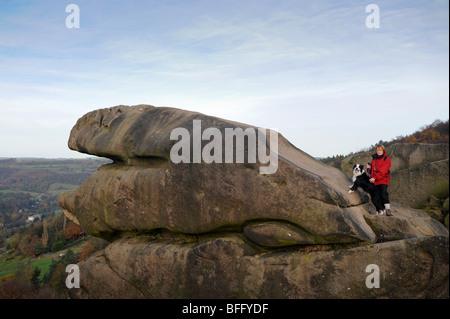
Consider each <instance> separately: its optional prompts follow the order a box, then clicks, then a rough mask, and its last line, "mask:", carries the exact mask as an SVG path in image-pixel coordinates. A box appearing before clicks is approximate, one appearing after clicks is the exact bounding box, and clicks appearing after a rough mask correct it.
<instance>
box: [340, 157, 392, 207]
mask: <svg viewBox="0 0 450 319" xmlns="http://www.w3.org/2000/svg"><path fill="white" fill-rule="evenodd" d="M369 180H370V177H369V176H368V175H367V174H366V172H364V165H362V164H355V165H353V184H352V185H350V186H349V187H350V190H349V191H348V192H349V193H353V192H354V191H355V190H356V189H357V188H358V187H361V189H362V190H363V191H365V192H366V193H368V194H369V195H370V200H371V201H372V203H373V205H374V206H375V209H376V211H377V214H378V215H383V214H384V213H385V212H384V204H383V202H382V200H381V196H380V193H379V192H378V189H377V188H376V186H375V185H374V184H373V183H371V182H370V181H369Z"/></svg>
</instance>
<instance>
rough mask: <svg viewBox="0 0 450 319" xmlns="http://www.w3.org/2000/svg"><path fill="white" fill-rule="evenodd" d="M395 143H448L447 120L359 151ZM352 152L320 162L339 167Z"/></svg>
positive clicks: (435, 122)
mask: <svg viewBox="0 0 450 319" xmlns="http://www.w3.org/2000/svg"><path fill="white" fill-rule="evenodd" d="M396 143H410V144H414V143H424V144H440V143H449V120H447V121H445V122H443V121H441V120H435V121H434V122H433V123H431V124H429V125H425V126H422V127H421V128H419V129H418V130H417V131H416V132H414V133H413V134H410V135H407V136H402V135H400V136H397V137H396V138H393V139H391V140H390V141H383V140H380V141H378V142H377V143H375V144H373V145H371V146H370V147H368V148H366V149H362V150H360V152H366V151H371V150H374V149H375V146H376V145H378V144H383V145H384V146H386V147H387V146H389V145H392V144H396ZM353 154H354V153H353V152H352V153H350V154H347V155H343V154H340V155H334V156H329V157H327V158H323V159H321V162H323V163H325V164H327V165H330V166H333V167H336V168H340V167H341V162H342V160H343V159H344V158H345V157H347V156H350V155H353Z"/></svg>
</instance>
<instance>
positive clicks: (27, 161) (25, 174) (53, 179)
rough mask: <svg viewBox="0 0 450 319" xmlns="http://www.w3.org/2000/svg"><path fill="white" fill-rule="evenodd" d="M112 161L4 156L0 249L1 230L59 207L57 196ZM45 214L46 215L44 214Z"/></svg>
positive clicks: (0, 164)
mask: <svg viewBox="0 0 450 319" xmlns="http://www.w3.org/2000/svg"><path fill="white" fill-rule="evenodd" d="M108 161H109V160H106V159H101V158H92V159H91V158H89V159H34V158H33V159H31V158H18V159H2V160H0V248H1V242H2V237H3V236H2V232H1V231H2V230H5V229H15V228H17V227H20V226H23V225H25V224H26V222H27V220H28V217H30V216H33V215H36V214H40V215H44V216H46V215H52V214H53V213H54V212H55V211H56V210H59V205H58V203H57V201H56V198H57V196H58V195H59V194H60V193H61V192H63V191H66V190H71V189H75V188H76V187H78V186H79V185H80V184H81V183H82V182H83V181H84V180H85V179H86V178H88V177H89V176H90V175H92V174H93V173H94V172H95V171H96V170H97V168H98V167H99V166H100V165H102V164H104V163H106V162H108ZM41 217H43V216H41Z"/></svg>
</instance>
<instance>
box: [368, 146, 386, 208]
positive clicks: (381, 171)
mask: <svg viewBox="0 0 450 319" xmlns="http://www.w3.org/2000/svg"><path fill="white" fill-rule="evenodd" d="M375 150H376V152H377V153H376V154H374V155H372V158H373V159H372V162H371V163H370V164H367V172H368V173H369V175H370V176H371V179H370V182H371V183H374V184H375V186H376V187H377V188H378V191H379V192H380V195H381V199H382V201H383V204H384V208H385V212H386V216H392V211H391V204H390V202H389V194H388V192H387V189H388V186H389V181H390V180H391V172H390V170H389V169H390V168H391V159H390V158H389V157H388V156H387V154H386V148H385V147H384V145H381V144H379V145H377V146H376V147H375ZM382 214H383V213H380V215H382Z"/></svg>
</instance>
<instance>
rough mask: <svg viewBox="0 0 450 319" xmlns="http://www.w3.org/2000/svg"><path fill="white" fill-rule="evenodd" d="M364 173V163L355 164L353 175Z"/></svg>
mask: <svg viewBox="0 0 450 319" xmlns="http://www.w3.org/2000/svg"><path fill="white" fill-rule="evenodd" d="M363 173H364V165H362V164H355V165H353V176H359V175H361V174H363Z"/></svg>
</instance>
